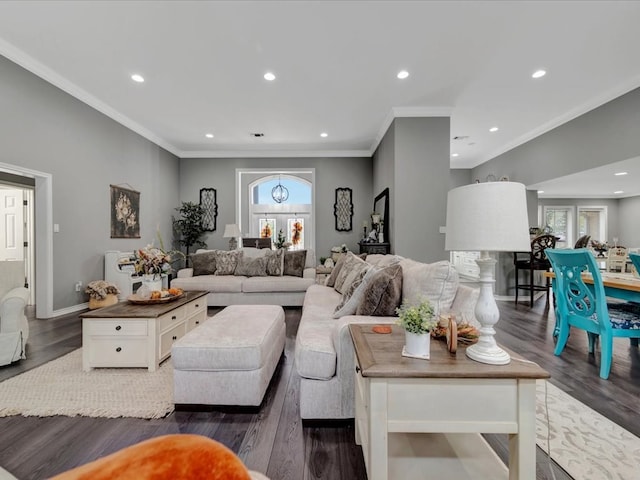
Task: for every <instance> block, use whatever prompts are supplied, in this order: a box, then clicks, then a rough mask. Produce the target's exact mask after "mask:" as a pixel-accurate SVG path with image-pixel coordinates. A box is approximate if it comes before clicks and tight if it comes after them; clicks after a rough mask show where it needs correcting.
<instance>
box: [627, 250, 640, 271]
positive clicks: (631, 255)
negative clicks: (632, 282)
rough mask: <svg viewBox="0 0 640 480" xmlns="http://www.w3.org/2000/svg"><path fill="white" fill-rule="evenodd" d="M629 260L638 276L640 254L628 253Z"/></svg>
mask: <svg viewBox="0 0 640 480" xmlns="http://www.w3.org/2000/svg"><path fill="white" fill-rule="evenodd" d="M629 260H631V263H633V266H634V267H635V268H636V272H637V273H638V276H640V253H632V252H629Z"/></svg>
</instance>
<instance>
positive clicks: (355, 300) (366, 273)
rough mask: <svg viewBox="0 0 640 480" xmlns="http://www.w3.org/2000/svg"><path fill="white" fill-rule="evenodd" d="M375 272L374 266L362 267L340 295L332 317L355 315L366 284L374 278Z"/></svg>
mask: <svg viewBox="0 0 640 480" xmlns="http://www.w3.org/2000/svg"><path fill="white" fill-rule="evenodd" d="M376 272H377V269H376V267H371V266H367V267H365V268H363V269H362V271H361V273H360V275H359V276H358V278H356V279H355V280H354V281H353V282H352V283H351V286H350V287H349V288H348V289H347V290H346V291H345V293H344V294H343V295H342V300H341V301H340V303H339V304H338V305H337V306H336V309H335V311H334V313H333V318H340V317H344V316H345V315H355V313H356V310H357V309H358V305H359V304H360V301H361V300H362V296H363V295H364V292H365V290H366V288H367V285H368V284H369V282H370V281H371V279H372V278H374V276H375V273H376Z"/></svg>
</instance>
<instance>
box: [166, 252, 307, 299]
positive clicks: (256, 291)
mask: <svg viewBox="0 0 640 480" xmlns="http://www.w3.org/2000/svg"><path fill="white" fill-rule="evenodd" d="M206 252H213V251H212V250H202V249H200V250H198V251H197V252H196V254H200V253H206ZM267 252H272V251H271V250H268V249H257V248H249V247H244V248H242V255H243V257H245V258H246V257H248V258H253V259H255V258H260V257H261V256H264V255H266V254H267ZM315 263H316V257H315V253H314V251H313V250H311V249H308V250H307V255H306V261H305V265H304V270H303V272H302V276H301V277H298V276H292V275H281V276H271V275H269V276H253V277H249V276H245V275H216V274H207V275H194V274H193V273H194V269H193V268H183V269H181V270H179V271H178V276H177V278H174V279H173V280H172V281H171V286H172V287H177V288H181V289H182V290H184V291H205V292H209V293H208V295H207V305H208V306H210V307H216V306H228V305H280V306H283V307H284V306H301V305H302V304H303V302H304V296H305V293H306V291H307V288H309V286H311V285H313V284H314V283H315V281H316V269H315Z"/></svg>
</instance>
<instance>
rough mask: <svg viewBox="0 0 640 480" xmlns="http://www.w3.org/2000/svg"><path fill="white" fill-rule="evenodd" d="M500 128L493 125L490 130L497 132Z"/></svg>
mask: <svg viewBox="0 0 640 480" xmlns="http://www.w3.org/2000/svg"><path fill="white" fill-rule="evenodd" d="M498 130H499V128H498V127H491V128H490V129H489V131H490V132H497V131H498Z"/></svg>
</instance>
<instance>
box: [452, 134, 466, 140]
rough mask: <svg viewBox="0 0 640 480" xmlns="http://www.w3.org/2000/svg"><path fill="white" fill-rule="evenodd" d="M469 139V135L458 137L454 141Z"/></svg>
mask: <svg viewBox="0 0 640 480" xmlns="http://www.w3.org/2000/svg"><path fill="white" fill-rule="evenodd" d="M468 138H469V135H456V136H455V137H453V139H454V140H467V139H468Z"/></svg>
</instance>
